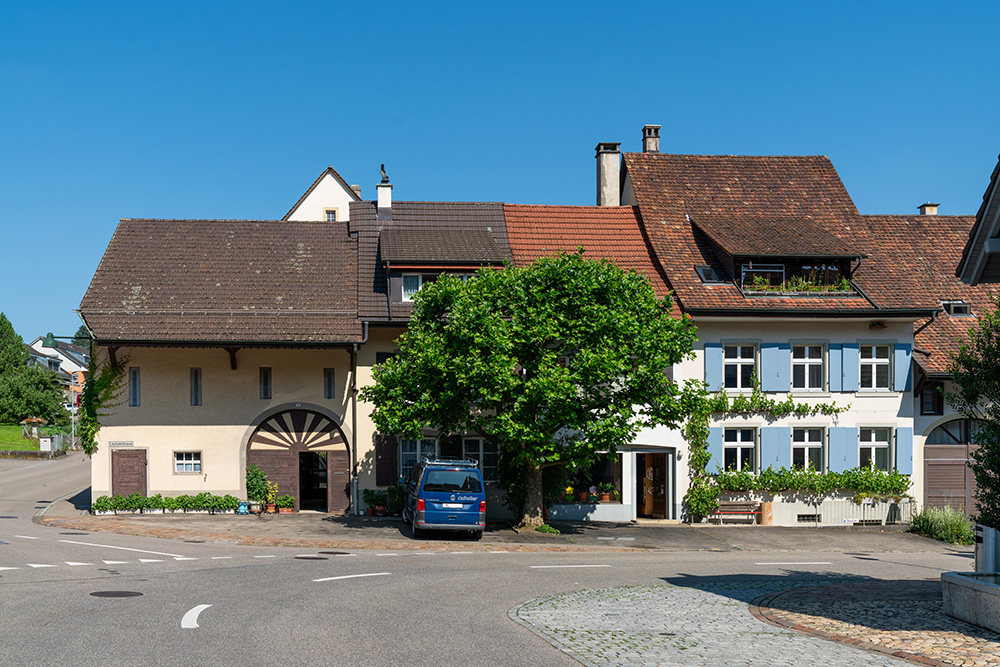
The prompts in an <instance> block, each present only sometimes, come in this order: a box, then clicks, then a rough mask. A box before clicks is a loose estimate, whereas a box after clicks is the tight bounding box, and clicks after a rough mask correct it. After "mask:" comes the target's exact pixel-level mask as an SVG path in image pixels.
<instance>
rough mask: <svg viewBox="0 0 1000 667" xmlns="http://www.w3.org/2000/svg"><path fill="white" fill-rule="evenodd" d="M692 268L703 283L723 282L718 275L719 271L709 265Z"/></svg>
mask: <svg viewBox="0 0 1000 667" xmlns="http://www.w3.org/2000/svg"><path fill="white" fill-rule="evenodd" d="M694 270H695V271H697V272H698V277H699V278H701V282H703V283H706V284H709V285H712V284H718V283H723V282H725V281H724V280H722V278H721V277H720V276H719V272H718V271H716V270H715V269H713V268H712V267H711V266H704V265H703V266H696V267H694Z"/></svg>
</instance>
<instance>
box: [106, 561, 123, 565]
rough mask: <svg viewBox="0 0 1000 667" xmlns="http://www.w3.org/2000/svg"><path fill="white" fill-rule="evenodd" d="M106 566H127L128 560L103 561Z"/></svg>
mask: <svg viewBox="0 0 1000 667" xmlns="http://www.w3.org/2000/svg"><path fill="white" fill-rule="evenodd" d="M101 562H102V563H104V564H105V565H127V564H128V561H127V560H102V561H101Z"/></svg>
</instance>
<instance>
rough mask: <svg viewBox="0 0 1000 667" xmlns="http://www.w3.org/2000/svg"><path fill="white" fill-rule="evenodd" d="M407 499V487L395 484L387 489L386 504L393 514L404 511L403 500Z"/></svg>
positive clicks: (397, 514)
mask: <svg viewBox="0 0 1000 667" xmlns="http://www.w3.org/2000/svg"><path fill="white" fill-rule="evenodd" d="M405 500H406V489H405V488H404V487H403V486H402V485H400V484H393V485H392V486H390V487H389V488H388V489H386V504H387V505H388V506H389V511H390V512H392V515H393V516H399V515H400V514H401V513H402V512H403V502H404V501H405Z"/></svg>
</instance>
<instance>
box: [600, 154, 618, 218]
mask: <svg viewBox="0 0 1000 667" xmlns="http://www.w3.org/2000/svg"><path fill="white" fill-rule="evenodd" d="M619 146H621V143H620V142H619V143H614V142H602V143H599V144H597V149H596V150H597V156H596V157H597V205H598V206H620V205H621V191H620V184H619V169H621V167H620V166H619V158H620V157H621V151H619V150H618V147H619Z"/></svg>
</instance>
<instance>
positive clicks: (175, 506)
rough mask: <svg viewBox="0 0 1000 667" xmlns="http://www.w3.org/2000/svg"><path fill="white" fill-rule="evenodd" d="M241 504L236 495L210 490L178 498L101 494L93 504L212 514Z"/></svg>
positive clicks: (108, 507) (114, 508)
mask: <svg viewBox="0 0 1000 667" xmlns="http://www.w3.org/2000/svg"><path fill="white" fill-rule="evenodd" d="M239 506H240V501H239V499H238V498H237V497H236V496H231V495H229V494H226V495H224V496H216V495H212V494H211V493H208V492H203V493H199V494H198V495H196V496H189V495H182V496H177V497H176V498H164V497H163V496H162V495H160V494H159V493H157V494H156V495H155V496H148V497H147V496H143V495H140V494H138V493H133V494H132V495H129V496H120V495H117V494H116V495H114V496H111V497H108V496H101V497H100V498H98V499H96V500H95V501H94V502H93V503H92V504H91V510H92V511H94V512H115V513H118V512H141V511H143V510H164V511H170V512H176V511H177V510H183V511H185V512H186V511H188V510H208V512H209V513H210V514H215V513H216V512H224V511H234V512H235V511H236V509H237V508H239Z"/></svg>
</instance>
